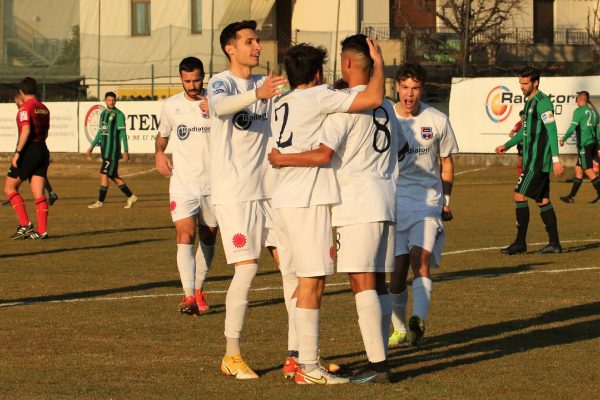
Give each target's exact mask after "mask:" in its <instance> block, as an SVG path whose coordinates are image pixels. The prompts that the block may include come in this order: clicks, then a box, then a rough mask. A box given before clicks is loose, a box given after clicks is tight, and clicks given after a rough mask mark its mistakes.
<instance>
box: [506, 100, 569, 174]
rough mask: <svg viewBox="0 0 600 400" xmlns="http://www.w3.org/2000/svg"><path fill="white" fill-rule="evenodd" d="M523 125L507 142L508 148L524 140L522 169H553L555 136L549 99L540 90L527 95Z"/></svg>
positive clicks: (552, 107)
mask: <svg viewBox="0 0 600 400" xmlns="http://www.w3.org/2000/svg"><path fill="white" fill-rule="evenodd" d="M524 112H525V113H524V119H523V126H522V127H521V129H520V130H519V132H517V133H516V134H515V135H514V136H513V137H512V138H511V139H510V140H509V141H508V142H506V143H505V147H506V148H507V149H509V148H511V147H512V146H514V145H516V144H518V143H519V142H521V141H522V142H523V171H536V172H552V165H553V161H552V157H555V156H558V136H557V130H556V121H555V120H554V106H553V104H552V101H550V99H549V98H548V96H546V95H545V94H544V93H542V92H539V91H538V92H537V93H536V94H535V95H534V96H533V97H532V98H531V99H527V101H526V102H525V108H524Z"/></svg>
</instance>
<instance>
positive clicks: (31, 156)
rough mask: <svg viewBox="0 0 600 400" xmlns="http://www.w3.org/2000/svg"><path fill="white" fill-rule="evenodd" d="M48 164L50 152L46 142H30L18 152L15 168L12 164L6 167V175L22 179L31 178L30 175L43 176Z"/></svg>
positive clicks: (46, 171)
mask: <svg viewBox="0 0 600 400" xmlns="http://www.w3.org/2000/svg"><path fill="white" fill-rule="evenodd" d="M48 165H50V152H49V151H48V147H46V143H43V142H41V143H40V142H31V143H29V144H28V145H27V146H25V148H23V150H21V153H20V154H19V160H18V161H17V168H15V167H13V166H12V165H11V166H10V168H9V169H8V176H10V177H11V178H14V179H17V178H19V179H21V180H22V181H25V180H28V179H31V177H32V176H34V175H35V176H41V177H42V178H45V177H46V175H47V174H48Z"/></svg>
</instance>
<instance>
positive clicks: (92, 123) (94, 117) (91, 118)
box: [83, 104, 106, 143]
mask: <svg viewBox="0 0 600 400" xmlns="http://www.w3.org/2000/svg"><path fill="white" fill-rule="evenodd" d="M105 109H106V108H105V107H104V106H102V105H100V104H97V105H95V106H92V107H90V109H89V110H88V111H87V113H86V114H85V120H84V122H83V130H84V132H85V137H86V138H87V140H88V141H89V142H90V143H92V142H93V141H94V138H95V137H96V132H98V122H99V119H100V114H102V111H104V110H105Z"/></svg>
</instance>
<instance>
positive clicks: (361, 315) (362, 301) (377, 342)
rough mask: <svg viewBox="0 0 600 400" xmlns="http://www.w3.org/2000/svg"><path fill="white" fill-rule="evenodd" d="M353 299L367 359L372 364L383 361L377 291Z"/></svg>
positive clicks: (383, 346)
mask: <svg viewBox="0 0 600 400" xmlns="http://www.w3.org/2000/svg"><path fill="white" fill-rule="evenodd" d="M354 299H355V300H356V311H357V312H358V325H359V326H360V333H361V335H362V339H363V343H364V345H365V351H366V352H367V358H368V359H369V361H370V362H372V363H376V362H381V361H384V360H385V345H384V344H383V335H382V332H381V305H380V303H379V296H378V295H377V291H376V290H364V291H362V292H359V293H356V294H355V295H354ZM386 341H387V339H386Z"/></svg>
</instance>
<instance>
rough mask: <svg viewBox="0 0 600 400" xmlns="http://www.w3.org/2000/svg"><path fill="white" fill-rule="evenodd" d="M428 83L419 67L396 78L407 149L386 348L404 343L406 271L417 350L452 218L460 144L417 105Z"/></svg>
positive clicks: (401, 165)
mask: <svg viewBox="0 0 600 400" xmlns="http://www.w3.org/2000/svg"><path fill="white" fill-rule="evenodd" d="M426 78H427V73H426V71H425V69H424V68H423V67H422V66H421V65H419V64H405V65H403V66H401V67H400V68H399V70H398V73H397V74H396V87H397V89H398V97H399V100H400V101H399V102H398V103H396V105H395V107H394V109H395V111H396V116H397V118H398V121H399V123H400V128H401V131H402V133H403V134H404V135H405V137H406V140H407V142H408V147H407V148H405V151H401V152H400V154H399V157H398V171H399V176H398V183H397V186H396V207H397V214H396V270H395V272H393V273H392V275H391V278H390V287H389V290H390V295H391V298H392V308H393V315H392V323H393V325H394V332H393V333H392V335H391V336H390V340H389V345H390V346H396V345H398V344H399V343H400V342H403V341H404V340H406V332H407V324H406V303H407V298H408V290H407V286H406V279H407V276H408V270H409V267H410V268H412V270H413V273H414V276H415V277H414V280H413V284H412V292H413V312H412V317H411V318H410V320H409V322H408V327H409V329H410V331H409V342H410V343H411V344H412V345H418V344H419V343H420V341H421V339H422V337H423V335H424V333H425V320H426V318H427V313H428V311H429V304H430V299H431V289H432V282H431V279H430V269H431V268H437V267H439V265H440V257H441V253H442V247H443V244H444V225H443V223H442V221H449V220H451V219H452V212H451V210H450V194H451V192H452V184H453V182H454V163H453V161H452V154H455V153H458V144H457V143H456V138H455V137H454V131H453V130H452V126H451V125H450V121H449V120H448V116H446V115H445V114H444V113H442V112H440V111H438V110H436V109H435V108H433V107H431V106H430V105H428V104H425V103H423V102H422V101H421V95H422V93H423V85H424V84H425V80H426ZM440 166H441V168H440Z"/></svg>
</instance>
